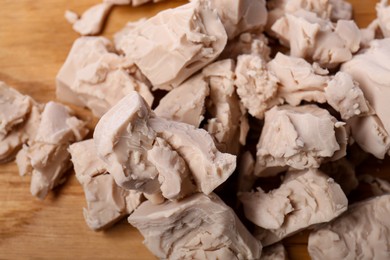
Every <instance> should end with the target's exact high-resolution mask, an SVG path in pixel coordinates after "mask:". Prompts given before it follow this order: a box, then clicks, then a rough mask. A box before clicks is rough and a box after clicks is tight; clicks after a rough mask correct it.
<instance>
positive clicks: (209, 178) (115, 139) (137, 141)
mask: <svg viewBox="0 0 390 260" xmlns="http://www.w3.org/2000/svg"><path fill="white" fill-rule="evenodd" d="M156 137H160V138H162V139H164V140H165V141H166V142H167V144H168V145H169V146H170V147H171V148H172V153H171V152H169V151H165V150H164V149H160V150H161V152H167V156H170V155H173V156H174V157H175V158H176V159H177V157H176V156H175V153H173V151H176V152H177V154H178V155H180V156H181V157H182V158H183V160H184V162H185V163H186V164H187V165H188V168H189V169H190V171H191V176H192V177H193V179H194V181H195V183H196V185H197V190H199V191H202V192H204V193H205V194H209V193H210V192H212V191H213V190H214V189H215V188H216V187H218V186H219V185H220V184H221V183H223V182H224V181H225V180H226V179H227V178H228V177H229V176H230V175H231V174H232V173H233V171H234V169H235V166H236V161H235V160H236V157H235V156H233V155H230V154H224V153H221V152H219V151H218V150H217V148H216V147H215V144H214V142H213V139H212V138H211V136H210V135H209V134H208V133H207V132H206V131H205V130H203V129H197V128H195V127H194V126H192V125H188V124H185V123H180V122H175V121H170V120H166V119H163V118H159V117H155V115H154V114H153V113H152V112H151V111H150V108H149V107H148V106H147V105H146V103H145V101H144V100H143V99H142V97H141V96H139V95H138V94H137V93H136V92H133V93H132V94H129V95H128V96H126V97H125V98H123V99H122V100H121V101H120V102H119V103H118V104H117V105H115V106H114V107H113V108H112V109H110V110H109V111H108V112H107V113H106V114H105V115H104V116H103V117H102V118H101V120H100V121H99V123H98V124H97V126H96V129H95V133H94V140H95V143H96V147H97V151H98V154H99V156H100V157H101V158H102V159H103V160H104V161H105V162H106V163H107V169H108V171H109V172H110V173H111V174H112V175H113V176H114V179H115V181H116V182H117V183H118V185H120V186H121V187H124V188H126V189H135V190H139V191H143V192H146V193H148V194H153V193H157V192H159V191H160V183H159V181H158V177H159V176H158V175H159V174H163V175H162V176H161V179H162V178H164V173H159V171H160V170H162V169H163V170H164V171H165V169H164V165H161V162H158V164H159V166H158V167H157V165H156V166H155V165H154V164H153V163H152V162H151V161H149V160H148V159H147V157H148V153H149V151H150V150H151V149H152V148H153V144H154V143H155V141H156ZM156 149H157V148H156ZM154 156H157V155H156V154H155V155H154ZM178 160H179V159H178ZM154 161H155V162H156V163H157V160H156V159H154ZM156 167H157V168H156ZM159 167H160V170H159V169H158V168H159ZM165 180H167V179H165ZM182 182H183V183H184V182H185V181H184V180H182Z"/></svg>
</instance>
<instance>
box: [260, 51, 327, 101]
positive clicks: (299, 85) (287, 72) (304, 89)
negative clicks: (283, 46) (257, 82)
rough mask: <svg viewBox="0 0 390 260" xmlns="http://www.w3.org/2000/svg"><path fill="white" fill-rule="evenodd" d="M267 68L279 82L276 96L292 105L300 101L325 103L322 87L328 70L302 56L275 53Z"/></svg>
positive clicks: (324, 84)
mask: <svg viewBox="0 0 390 260" xmlns="http://www.w3.org/2000/svg"><path fill="white" fill-rule="evenodd" d="M267 69H268V70H269V71H270V73H272V74H273V75H275V77H276V78H277V79H278V81H279V83H280V87H279V88H278V93H277V96H278V98H281V99H283V100H285V101H286V102H287V103H289V104H290V105H293V106H297V105H299V104H300V103H301V102H302V101H308V102H311V101H314V102H317V103H325V101H326V98H325V95H324V89H325V87H326V86H327V82H328V80H329V76H328V73H329V72H328V71H327V70H325V69H322V68H321V67H320V66H319V65H318V64H316V63H314V64H310V63H308V62H307V61H305V60H304V59H302V58H296V57H291V56H287V55H284V54H282V53H280V52H279V53H277V54H276V56H275V58H274V59H272V60H271V61H270V62H269V63H268V64H267Z"/></svg>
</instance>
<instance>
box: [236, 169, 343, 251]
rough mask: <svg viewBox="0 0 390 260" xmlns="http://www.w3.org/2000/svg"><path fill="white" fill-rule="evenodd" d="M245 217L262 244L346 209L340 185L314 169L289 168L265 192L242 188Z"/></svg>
mask: <svg viewBox="0 0 390 260" xmlns="http://www.w3.org/2000/svg"><path fill="white" fill-rule="evenodd" d="M239 199H240V201H241V202H242V203H243V206H244V213H245V216H246V218H248V219H249V220H250V221H251V222H253V223H254V224H256V226H257V228H256V231H255V233H256V237H257V238H258V239H259V240H260V241H261V242H262V244H263V246H267V245H271V244H273V243H276V242H278V241H280V240H282V239H283V238H285V237H287V236H291V235H293V234H295V233H296V232H298V231H300V230H303V229H305V228H308V227H311V226H312V225H315V224H319V223H324V222H328V221H330V220H332V219H334V218H336V217H337V216H339V215H340V214H341V213H343V212H344V211H346V210H347V206H348V200H347V198H346V196H345V194H344V192H343V191H342V189H341V187H340V186H339V185H338V184H337V183H335V182H334V180H333V179H332V178H330V177H328V176H327V175H326V174H324V173H322V172H321V171H319V170H316V169H308V170H303V171H289V172H288V173H287V177H286V178H285V179H284V180H283V183H282V184H281V186H280V187H279V188H277V189H274V190H271V191H269V192H268V193H266V192H264V191H263V190H262V189H260V188H258V190H257V191H256V192H242V193H240V194H239Z"/></svg>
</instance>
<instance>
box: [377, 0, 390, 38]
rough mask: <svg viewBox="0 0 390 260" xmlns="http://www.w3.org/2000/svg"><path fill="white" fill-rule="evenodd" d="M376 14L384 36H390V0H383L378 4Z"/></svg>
mask: <svg viewBox="0 0 390 260" xmlns="http://www.w3.org/2000/svg"><path fill="white" fill-rule="evenodd" d="M376 15H377V17H378V24H379V27H380V28H381V31H382V33H383V36H385V37H390V6H389V1H388V0H381V1H380V2H379V3H377V4H376Z"/></svg>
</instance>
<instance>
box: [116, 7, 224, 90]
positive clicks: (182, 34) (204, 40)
mask: <svg viewBox="0 0 390 260" xmlns="http://www.w3.org/2000/svg"><path fill="white" fill-rule="evenodd" d="M226 42H227V35H226V31H225V28H224V26H223V24H222V22H221V20H220V19H219V17H218V14H217V12H216V11H215V10H213V9H212V8H211V7H210V5H209V3H208V2H207V1H198V0H196V1H192V2H190V3H188V4H185V5H182V6H179V7H177V8H173V9H168V10H164V11H162V12H160V13H158V14H157V15H156V16H154V17H152V18H149V19H148V20H146V21H145V22H142V23H141V24H139V25H138V26H136V27H135V28H134V29H133V30H131V33H129V34H128V35H127V37H126V39H124V40H123V41H122V44H121V50H120V51H122V52H123V53H125V55H126V59H128V60H129V61H132V62H134V63H135V64H136V65H137V66H138V67H139V69H140V70H141V72H142V73H143V74H144V75H145V76H146V77H147V78H148V79H149V80H150V82H151V83H152V85H153V87H154V88H155V89H165V90H170V89H172V88H175V87H177V86H178V85H180V83H182V82H183V81H184V80H186V79H187V78H189V77H190V76H191V75H193V74H194V73H195V72H197V71H198V70H199V69H201V68H203V67H204V66H206V65H207V64H209V63H210V62H212V61H213V60H215V59H216V58H217V57H218V55H219V54H220V53H221V52H222V51H223V49H224V47H225V45H226Z"/></svg>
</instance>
